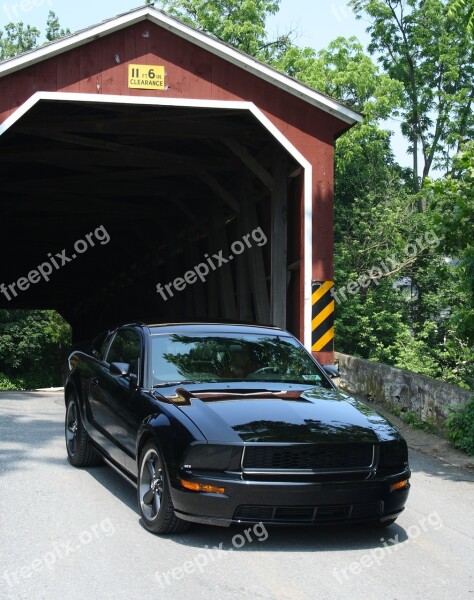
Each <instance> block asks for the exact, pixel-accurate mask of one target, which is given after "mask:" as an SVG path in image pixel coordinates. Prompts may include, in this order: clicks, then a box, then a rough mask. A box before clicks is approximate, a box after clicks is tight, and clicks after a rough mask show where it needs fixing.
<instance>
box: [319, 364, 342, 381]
mask: <svg viewBox="0 0 474 600" xmlns="http://www.w3.org/2000/svg"><path fill="white" fill-rule="evenodd" d="M323 369H324V371H325V373H326V375H328V376H329V377H330V378H331V379H336V378H337V377H340V376H341V375H340V373H339V371H338V370H337V368H336V367H335V366H334V365H323Z"/></svg>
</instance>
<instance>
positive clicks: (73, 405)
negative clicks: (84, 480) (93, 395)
mask: <svg viewBox="0 0 474 600" xmlns="http://www.w3.org/2000/svg"><path fill="white" fill-rule="evenodd" d="M64 430H65V434H66V449H67V459H68V461H69V462H70V463H71V465H74V466H75V467H92V466H94V465H98V464H100V463H101V462H102V458H101V457H100V454H99V453H98V452H97V451H96V450H95V449H94V447H93V446H92V443H91V441H90V439H89V436H88V435H87V431H86V430H85V429H84V425H83V424H82V421H81V413H80V412H79V405H78V402H77V398H76V395H75V394H71V395H69V396H68V399H67V407H66V421H65V428H64Z"/></svg>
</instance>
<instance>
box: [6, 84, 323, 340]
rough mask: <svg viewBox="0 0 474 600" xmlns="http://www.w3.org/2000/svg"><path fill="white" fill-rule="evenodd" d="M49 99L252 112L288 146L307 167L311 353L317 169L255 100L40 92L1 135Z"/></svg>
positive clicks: (306, 252)
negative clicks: (315, 180) (314, 213)
mask: <svg viewBox="0 0 474 600" xmlns="http://www.w3.org/2000/svg"><path fill="white" fill-rule="evenodd" d="M42 100H45V101H53V102H54V101H56V102H88V103H96V104H128V105H136V106H146V105H148V106H176V107H184V108H185V107H189V108H217V109H219V108H221V109H228V110H229V109H230V110H242V111H249V112H251V113H252V115H253V116H254V117H255V118H256V119H257V120H258V121H259V122H260V123H261V124H262V125H263V127H265V129H267V130H268V131H269V133H270V134H271V135H272V136H273V137H274V138H275V139H276V140H277V141H278V142H279V143H280V144H281V145H282V146H283V147H284V148H285V150H286V151H287V152H288V153H289V154H290V155H291V156H292V157H293V158H294V159H295V161H296V162H297V163H299V164H300V165H301V167H302V168H303V169H304V230H305V233H304V309H303V312H304V317H303V318H304V340H303V343H304V345H305V347H306V348H307V349H308V350H309V351H310V352H311V318H312V314H311V295H312V288H311V280H312V251H313V202H312V187H313V183H312V182H313V168H312V165H311V163H310V162H309V161H308V160H307V159H306V158H305V157H304V156H303V155H302V154H301V152H299V150H297V148H295V146H293V144H292V143H291V142H290V141H289V140H288V139H287V138H286V137H285V136H284V135H283V134H282V133H281V131H280V130H279V129H278V128H277V127H275V125H274V124H273V123H272V122H271V121H270V119H268V117H266V116H265V115H264V114H263V112H262V111H261V110H260V109H259V108H258V107H257V106H255V104H253V103H252V102H242V101H228V100H184V99H175V98H153V97H143V96H118V95H104V94H100V95H99V94H81V93H69V92H36V93H35V94H33V96H31V98H29V99H28V100H27V101H26V102H25V103H24V104H22V105H21V106H20V107H19V108H18V109H17V110H16V111H15V112H14V113H13V114H11V115H10V116H9V117H8V119H6V120H5V121H4V122H3V123H2V124H1V125H0V136H2V135H3V134H4V133H5V132H6V131H8V130H9V129H10V128H11V127H13V125H15V123H17V122H18V121H19V120H20V119H21V118H22V117H23V116H24V115H25V114H26V113H27V112H28V111H29V110H31V109H32V108H33V107H34V106H36V104H38V103H39V102H41V101H42Z"/></svg>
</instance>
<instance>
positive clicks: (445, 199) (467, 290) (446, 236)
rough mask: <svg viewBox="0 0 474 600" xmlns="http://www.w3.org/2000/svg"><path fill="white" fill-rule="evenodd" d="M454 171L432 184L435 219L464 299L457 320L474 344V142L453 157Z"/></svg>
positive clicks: (462, 332)
mask: <svg viewBox="0 0 474 600" xmlns="http://www.w3.org/2000/svg"><path fill="white" fill-rule="evenodd" d="M453 171H454V173H453V174H451V175H449V176H447V177H445V178H443V179H439V180H437V181H435V182H433V183H432V184H431V189H432V190H433V192H434V201H435V203H436V208H437V211H436V213H435V215H434V220H435V223H436V225H437V226H438V228H439V232H440V235H441V236H442V237H443V240H444V242H443V250H444V251H445V252H446V254H447V255H448V256H450V257H451V258H452V259H454V261H453V264H452V267H451V268H452V269H453V270H455V272H456V279H457V281H458V282H459V284H460V285H459V294H460V295H461V297H462V299H463V302H462V304H461V306H458V309H457V313H456V321H457V324H458V332H459V335H460V336H461V337H462V338H465V339H466V340H468V341H469V342H470V343H471V344H474V143H473V142H470V143H468V144H466V146H465V147H464V149H463V150H462V151H461V153H460V154H459V155H458V156H457V157H456V159H455V161H454V169H453Z"/></svg>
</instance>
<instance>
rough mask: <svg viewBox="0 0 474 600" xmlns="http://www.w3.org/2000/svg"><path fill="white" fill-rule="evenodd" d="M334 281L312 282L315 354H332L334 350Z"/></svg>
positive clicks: (313, 348) (312, 326) (313, 344)
mask: <svg viewBox="0 0 474 600" xmlns="http://www.w3.org/2000/svg"><path fill="white" fill-rule="evenodd" d="M333 286H334V281H313V282H312V306H313V311H312V323H311V330H312V337H311V349H312V350H313V352H330V351H331V350H333V349H334V298H333V297H332V296H331V290H332V288H333Z"/></svg>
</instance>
